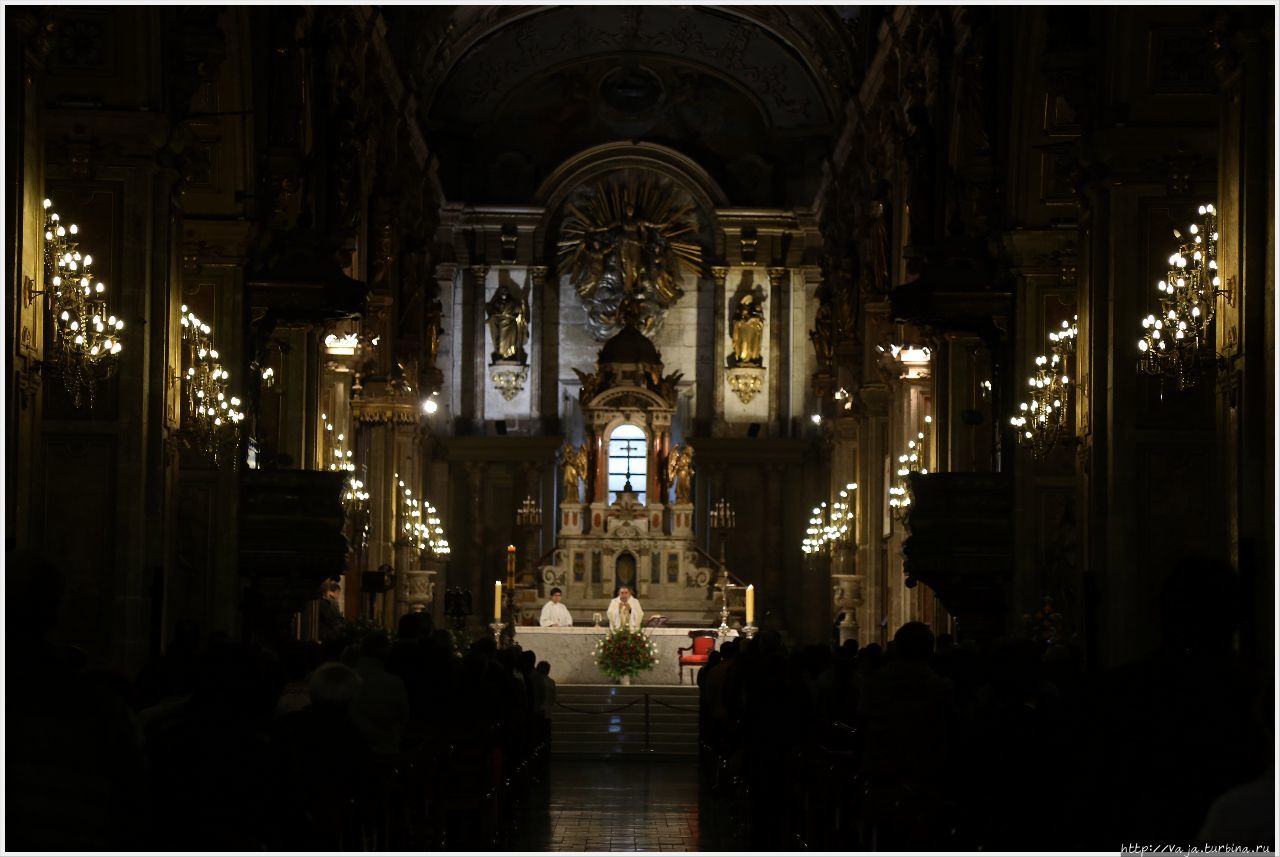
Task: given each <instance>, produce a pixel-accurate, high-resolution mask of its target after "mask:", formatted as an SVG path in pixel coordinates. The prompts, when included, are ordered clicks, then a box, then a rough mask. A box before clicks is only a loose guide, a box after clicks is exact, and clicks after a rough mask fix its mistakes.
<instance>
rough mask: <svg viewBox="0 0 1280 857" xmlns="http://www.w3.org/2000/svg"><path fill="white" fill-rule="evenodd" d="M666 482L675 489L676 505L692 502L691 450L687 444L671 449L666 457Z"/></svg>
mask: <svg viewBox="0 0 1280 857" xmlns="http://www.w3.org/2000/svg"><path fill="white" fill-rule="evenodd" d="M667 481H668V482H670V483H671V485H673V486H674V487H675V489H676V502H677V503H692V502H693V450H692V449H691V448H690V447H689V446H688V445H687V444H681V445H680V446H674V447H672V448H671V453H670V455H668V456H667Z"/></svg>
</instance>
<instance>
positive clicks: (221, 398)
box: [181, 304, 244, 465]
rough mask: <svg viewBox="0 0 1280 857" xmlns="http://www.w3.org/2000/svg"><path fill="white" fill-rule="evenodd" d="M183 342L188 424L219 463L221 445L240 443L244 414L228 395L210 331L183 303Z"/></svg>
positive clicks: (226, 375)
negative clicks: (185, 365) (241, 423)
mask: <svg viewBox="0 0 1280 857" xmlns="http://www.w3.org/2000/svg"><path fill="white" fill-rule="evenodd" d="M181 321H182V344H183V349H184V351H185V352H186V354H185V357H184V362H185V363H186V364H187V371H186V374H185V375H184V376H183V381H184V382H185V383H186V389H187V396H186V416H187V426H188V429H189V430H190V432H191V433H192V434H193V435H194V436H195V438H196V442H197V445H198V446H199V447H200V449H201V451H203V452H204V453H205V454H206V455H209V456H210V457H211V458H212V459H213V463H214V464H215V465H216V464H217V463H218V455H219V452H220V451H221V450H222V448H223V447H224V446H230V447H232V448H235V449H238V448H239V446H240V422H241V421H242V420H243V419H244V413H243V412H242V411H241V410H240V400H239V399H238V398H236V397H235V396H232V395H231V384H230V382H231V375H230V373H228V372H227V370H226V369H224V368H222V364H221V363H220V362H218V361H219V356H218V351H217V349H215V348H214V347H213V331H212V330H211V329H210V327H209V325H207V324H205V323H204V322H202V321H201V320H200V319H199V318H198V317H197V316H196V314H195V313H194V312H191V310H189V309H188V308H187V306H186V304H183V305H182V319H181Z"/></svg>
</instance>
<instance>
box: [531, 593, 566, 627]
mask: <svg viewBox="0 0 1280 857" xmlns="http://www.w3.org/2000/svg"><path fill="white" fill-rule="evenodd" d="M562 597H563V593H562V592H561V591H560V587H558V586H556V587H553V588H552V590H551V600H550V601H548V602H547V603H546V604H543V605H542V616H541V618H539V619H538V624H539V625H541V626H542V627H544V628H572V627H573V616H572V615H571V614H570V613H569V608H568V607H565V606H564V605H563V604H561V603H560V599H561V598H562Z"/></svg>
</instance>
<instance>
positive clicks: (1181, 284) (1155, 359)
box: [1138, 203, 1230, 390]
mask: <svg viewBox="0 0 1280 857" xmlns="http://www.w3.org/2000/svg"><path fill="white" fill-rule="evenodd" d="M1199 214H1200V223H1198V224H1196V223H1193V224H1191V225H1190V226H1189V227H1187V235H1183V234H1182V232H1181V231H1179V230H1177V229H1175V230H1173V236H1174V237H1175V238H1177V239H1178V241H1179V242H1180V244H1179V247H1178V250H1177V252H1176V253H1174V254H1173V255H1172V256H1170V257H1169V274H1168V278H1167V279H1164V280H1161V281H1159V282H1158V283H1156V290H1157V291H1159V292H1160V297H1159V298H1158V300H1159V302H1160V312H1159V314H1156V313H1152V314H1150V315H1148V316H1147V317H1146V318H1144V319H1143V320H1142V338H1141V339H1139V340H1138V370H1139V371H1141V372H1145V373H1146V374H1148V375H1154V376H1156V377H1159V378H1161V379H1164V378H1168V379H1170V380H1173V381H1175V382H1176V383H1177V385H1178V389H1180V390H1185V389H1187V388H1189V387H1194V386H1195V384H1196V382H1197V381H1198V380H1199V377H1200V366H1201V363H1202V361H1203V360H1204V359H1205V357H1206V354H1205V353H1204V352H1205V351H1207V350H1208V349H1211V348H1212V344H1211V343H1210V341H1209V332H1210V331H1209V328H1210V327H1211V326H1212V325H1213V317H1214V313H1215V310H1216V307H1217V298H1218V296H1219V295H1225V296H1227V299H1228V300H1230V294H1229V293H1228V291H1227V290H1226V289H1221V288H1219V286H1220V285H1221V279H1220V278H1219V276H1218V212H1217V210H1216V209H1214V207H1213V205H1212V204H1208V203H1207V204H1205V205H1202V206H1200V209H1199Z"/></svg>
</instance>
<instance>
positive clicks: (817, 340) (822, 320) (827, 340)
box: [809, 290, 836, 367]
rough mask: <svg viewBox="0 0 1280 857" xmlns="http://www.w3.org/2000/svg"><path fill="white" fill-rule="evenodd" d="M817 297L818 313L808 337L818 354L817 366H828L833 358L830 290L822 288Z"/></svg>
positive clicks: (834, 341)
mask: <svg viewBox="0 0 1280 857" xmlns="http://www.w3.org/2000/svg"><path fill="white" fill-rule="evenodd" d="M818 299H819V303H818V315H817V318H815V319H814V321H813V330H811V331H809V339H810V340H811V341H812V342H813V350H814V352H815V353H816V354H817V356H818V366H820V367H822V366H830V365H831V364H832V363H833V362H834V360H835V344H836V320H835V315H834V314H833V313H832V312H831V301H830V292H828V291H825V290H824V291H823V292H822V293H820V294H819V296H818Z"/></svg>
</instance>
